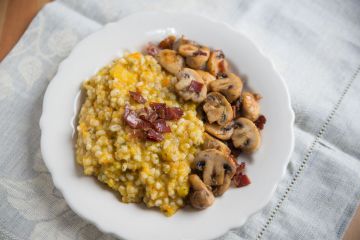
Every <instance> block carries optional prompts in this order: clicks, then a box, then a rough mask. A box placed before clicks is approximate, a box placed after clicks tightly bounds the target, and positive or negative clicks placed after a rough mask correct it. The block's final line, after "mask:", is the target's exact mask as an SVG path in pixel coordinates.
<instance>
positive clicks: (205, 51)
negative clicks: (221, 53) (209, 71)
mask: <svg viewBox="0 0 360 240" xmlns="http://www.w3.org/2000/svg"><path fill="white" fill-rule="evenodd" d="M209 56H210V49H209V48H208V47H199V48H198V50H197V51H196V52H194V53H193V54H192V55H191V56H187V57H186V59H185V62H186V64H187V65H188V66H189V67H191V68H193V69H203V68H205V67H206V62H207V61H208V59H209Z"/></svg>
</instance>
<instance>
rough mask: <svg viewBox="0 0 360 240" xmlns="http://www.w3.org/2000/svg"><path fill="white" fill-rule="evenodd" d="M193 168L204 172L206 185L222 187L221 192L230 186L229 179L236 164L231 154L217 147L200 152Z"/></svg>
mask: <svg viewBox="0 0 360 240" xmlns="http://www.w3.org/2000/svg"><path fill="white" fill-rule="evenodd" d="M193 168H194V169H196V170H198V171H201V172H202V179H203V181H204V183H205V184H206V185H208V186H211V187H215V189H216V188H219V189H222V191H221V192H220V193H221V194H222V193H224V192H225V191H226V190H227V189H228V188H229V186H230V184H228V181H229V180H231V178H232V177H233V176H234V174H235V171H236V165H235V164H234V162H233V161H232V160H231V159H230V158H229V156H226V155H225V154H224V153H222V152H220V151H218V150H216V149H207V150H203V151H201V152H199V153H198V154H197V155H196V157H195V159H194V162H193ZM217 194H218V193H217ZM221 194H220V195H221Z"/></svg>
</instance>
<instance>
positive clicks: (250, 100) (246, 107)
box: [241, 92, 260, 121]
mask: <svg viewBox="0 0 360 240" xmlns="http://www.w3.org/2000/svg"><path fill="white" fill-rule="evenodd" d="M241 97H242V108H241V115H242V116H243V117H246V118H248V119H250V120H251V121H255V120H256V119H258V117H259V114H260V104H259V97H258V95H257V94H253V93H251V92H244V93H243V94H242V95H241Z"/></svg>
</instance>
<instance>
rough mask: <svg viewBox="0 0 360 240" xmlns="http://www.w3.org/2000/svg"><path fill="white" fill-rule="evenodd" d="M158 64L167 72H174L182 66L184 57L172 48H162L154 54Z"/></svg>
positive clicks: (178, 70)
mask: <svg viewBox="0 0 360 240" xmlns="http://www.w3.org/2000/svg"><path fill="white" fill-rule="evenodd" d="M156 59H157V60H158V61H159V63H160V65H161V66H162V67H163V68H165V69H166V70H167V71H168V72H169V73H172V74H176V73H178V72H180V70H181V69H182V68H183V67H184V59H183V58H182V57H181V56H180V55H178V54H177V53H176V52H175V51H174V50H170V49H163V50H161V51H160V52H159V54H158V55H157V56H156Z"/></svg>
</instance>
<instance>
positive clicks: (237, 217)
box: [40, 12, 294, 240]
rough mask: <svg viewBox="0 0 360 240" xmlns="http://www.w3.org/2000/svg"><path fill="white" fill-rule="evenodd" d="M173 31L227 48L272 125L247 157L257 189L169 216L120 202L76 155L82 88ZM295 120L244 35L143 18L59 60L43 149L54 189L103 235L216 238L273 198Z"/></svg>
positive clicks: (111, 28)
mask: <svg viewBox="0 0 360 240" xmlns="http://www.w3.org/2000/svg"><path fill="white" fill-rule="evenodd" d="M168 34H175V35H178V36H180V35H185V36H187V37H188V38H190V39H192V40H195V41H197V42H199V43H202V44H204V45H208V46H210V47H213V48H218V49H222V50H223V51H224V53H225V55H226V57H227V59H229V61H230V63H231V65H232V67H233V68H234V70H235V72H237V73H238V74H242V76H246V78H247V81H246V86H247V87H248V88H250V89H251V90H253V91H256V92H259V93H261V95H262V96H263V99H262V100H261V112H262V113H263V114H264V115H265V116H266V118H267V120H268V121H267V123H266V125H265V129H264V130H263V131H262V146H261V147H260V149H259V151H257V152H256V153H255V154H253V155H252V156H251V159H246V161H248V167H247V173H248V176H249V177H250V178H251V181H252V183H251V185H249V186H247V187H244V188H240V189H235V188H232V189H230V190H229V191H228V192H226V194H225V195H223V196H222V197H220V198H217V199H216V201H215V203H214V205H213V206H212V207H210V208H208V209H206V210H205V211H189V210H187V209H182V210H179V211H178V212H177V213H176V214H175V215H174V216H172V217H170V218H169V217H165V216H164V215H163V214H162V213H160V211H155V210H149V209H146V208H144V207H141V206H139V205H136V204H124V203H121V202H120V201H119V199H118V197H117V196H116V194H114V193H112V192H111V191H110V190H108V189H106V188H104V187H103V186H102V185H100V184H98V183H97V182H96V180H95V179H94V178H92V177H87V176H84V175H83V174H82V171H81V169H80V167H78V166H77V165H76V163H75V158H74V155H75V152H74V143H75V141H74V132H75V126H76V122H75V119H76V115H77V113H78V108H79V91H80V86H81V83H82V82H83V81H84V80H86V79H87V78H89V77H90V76H92V75H94V74H95V73H96V72H97V71H98V70H99V69H100V68H101V67H102V66H104V65H106V64H108V63H109V62H110V61H111V60H112V59H114V58H116V57H120V56H122V54H123V53H124V51H140V50H141V49H142V48H143V47H144V45H146V44H147V43H148V42H151V41H153V42H155V41H159V40H161V39H162V38H164V37H165V36H167V35H168ZM293 121H294V114H293V111H292V109H291V104H290V97H289V93H288V90H287V87H286V84H285V82H284V81H283V80H282V79H281V77H280V76H279V74H278V73H277V72H276V71H275V69H274V67H273V65H272V63H271V62H270V60H269V59H268V58H267V57H265V56H264V55H263V54H262V53H261V51H259V49H258V48H257V47H256V46H255V45H254V44H253V43H252V42H251V41H250V40H249V39H248V38H247V37H245V36H244V35H243V34H241V33H239V32H236V31H235V30H233V29H232V28H231V27H229V26H227V25H225V24H224V23H219V22H214V21H212V20H209V19H206V18H204V17H200V16H195V15H187V14H179V13H163V12H146V13H137V14H134V15H131V16H128V17H126V18H123V19H121V20H120V21H118V22H115V23H110V24H108V25H106V26H105V27H104V28H102V29H101V30H99V31H97V32H96V33H94V34H92V35H90V36H88V37H87V38H85V39H84V40H82V41H81V42H80V43H79V44H78V45H77V46H76V47H75V48H74V49H73V51H72V52H71V54H70V55H69V57H68V58H67V59H65V60H64V61H63V62H62V63H61V65H60V67H59V69H58V72H57V74H56V76H55V77H54V79H53V80H52V81H51V83H50V84H49V86H48V89H47V91H46V94H45V97H44V103H43V114H42V117H41V120H40V127H41V150H42V154H43V158H44V161H45V163H46V165H47V167H48V169H49V171H50V172H51V174H52V178H53V181H54V184H55V186H56V187H57V188H58V189H60V191H61V192H62V193H63V196H64V198H65V199H66V201H67V203H68V204H69V206H70V207H71V208H72V209H73V210H74V211H75V212H76V213H77V214H79V215H80V216H82V217H83V218H85V219H87V220H89V221H90V222H92V223H93V224H95V225H96V226H97V227H98V228H99V229H101V230H102V231H104V232H108V233H112V234H114V235H116V236H118V237H121V238H125V239H157V240H162V239H164V240H165V239H196V240H199V239H210V238H215V237H218V236H220V235H222V234H224V233H226V231H227V230H229V229H231V228H236V227H240V226H241V225H242V224H244V222H245V221H246V219H247V218H248V217H249V216H250V215H252V214H254V213H255V212H256V211H258V210H260V209H261V208H262V207H264V206H265V204H266V203H267V202H268V201H269V200H270V198H271V196H272V194H273V192H274V190H275V188H276V186H277V184H278V182H279V181H280V179H281V178H282V176H283V174H284V172H285V169H286V166H287V163H288V160H289V156H290V154H291V152H292V149H293V143H294V134H293ZM240 158H241V157H240Z"/></svg>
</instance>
